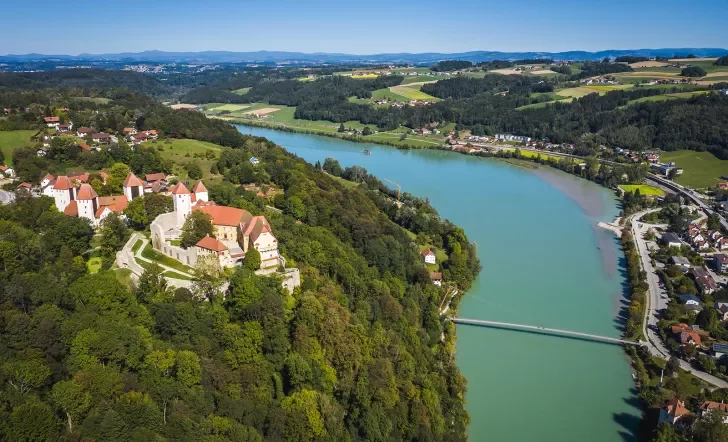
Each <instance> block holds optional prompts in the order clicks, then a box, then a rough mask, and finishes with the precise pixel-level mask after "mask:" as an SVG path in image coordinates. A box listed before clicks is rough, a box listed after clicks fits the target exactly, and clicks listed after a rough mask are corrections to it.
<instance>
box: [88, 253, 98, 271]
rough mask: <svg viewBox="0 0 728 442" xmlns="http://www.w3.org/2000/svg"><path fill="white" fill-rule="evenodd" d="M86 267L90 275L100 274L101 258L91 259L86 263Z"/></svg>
mask: <svg viewBox="0 0 728 442" xmlns="http://www.w3.org/2000/svg"><path fill="white" fill-rule="evenodd" d="M86 267H88V272H89V273H98V272H99V270H101V257H100V256H94V257H93V258H91V259H89V260H88V261H87V262H86Z"/></svg>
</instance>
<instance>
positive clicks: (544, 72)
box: [529, 69, 559, 75]
mask: <svg viewBox="0 0 728 442" xmlns="http://www.w3.org/2000/svg"><path fill="white" fill-rule="evenodd" d="M529 74H531V75H551V74H556V75H558V74H559V73H558V72H554V71H552V70H551V69H539V70H537V71H530V72H529Z"/></svg>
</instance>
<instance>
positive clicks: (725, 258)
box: [713, 253, 728, 273]
mask: <svg viewBox="0 0 728 442" xmlns="http://www.w3.org/2000/svg"><path fill="white" fill-rule="evenodd" d="M713 268H714V269H715V271H716V272H718V273H725V272H727V271H728V255H725V254H723V253H717V254H715V255H713Z"/></svg>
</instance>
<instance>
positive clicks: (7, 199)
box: [0, 190, 15, 204]
mask: <svg viewBox="0 0 728 442" xmlns="http://www.w3.org/2000/svg"><path fill="white" fill-rule="evenodd" d="M14 199H15V194H14V193H12V192H8V191H6V190H0V204H9V203H11V202H12V201H13V200H14Z"/></svg>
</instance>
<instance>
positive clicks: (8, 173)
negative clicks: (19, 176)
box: [0, 164, 15, 178]
mask: <svg viewBox="0 0 728 442" xmlns="http://www.w3.org/2000/svg"><path fill="white" fill-rule="evenodd" d="M0 172H2V173H3V174H4V175H5V176H6V177H8V178H12V177H14V176H15V169H13V168H12V167H8V166H5V165H2V164H0Z"/></svg>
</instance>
